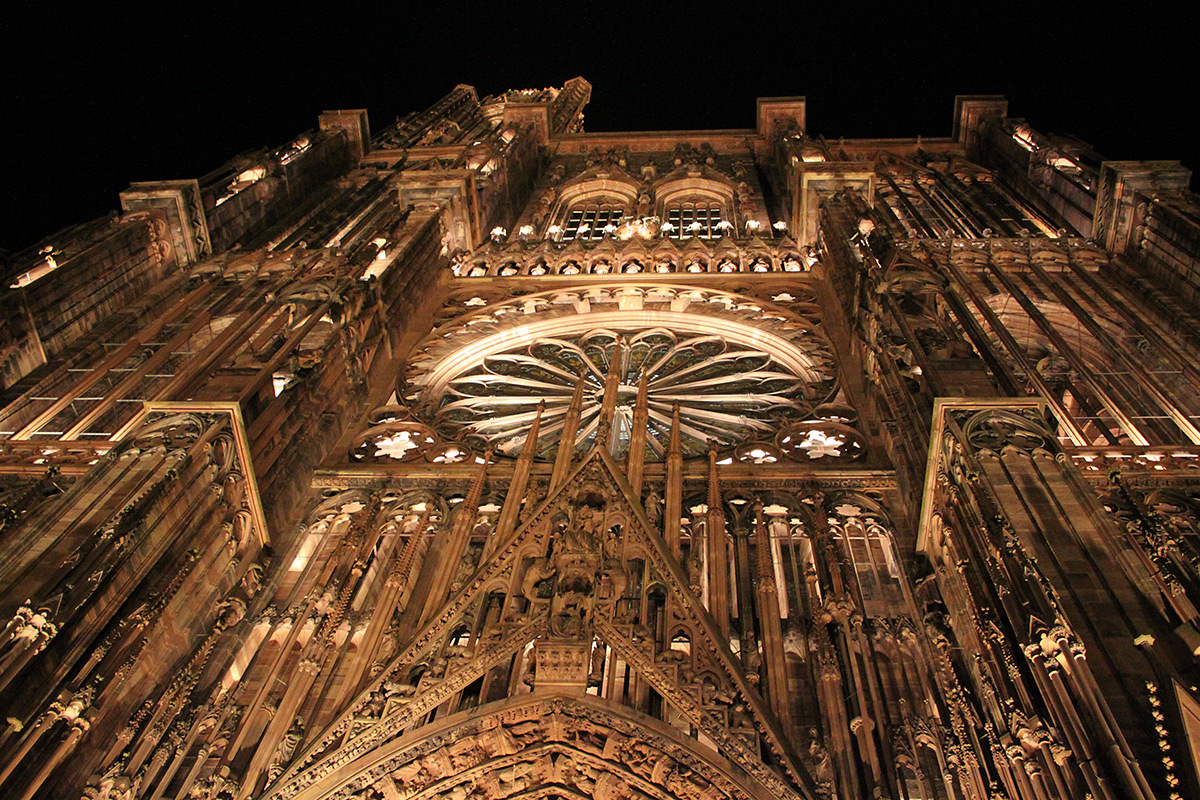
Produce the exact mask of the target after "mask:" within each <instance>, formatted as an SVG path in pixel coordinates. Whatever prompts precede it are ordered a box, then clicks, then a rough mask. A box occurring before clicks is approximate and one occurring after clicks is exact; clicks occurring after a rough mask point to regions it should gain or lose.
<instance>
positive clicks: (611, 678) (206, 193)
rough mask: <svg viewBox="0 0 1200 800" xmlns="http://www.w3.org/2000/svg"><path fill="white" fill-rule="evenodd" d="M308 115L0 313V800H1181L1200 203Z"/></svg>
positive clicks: (477, 102) (956, 139)
mask: <svg viewBox="0 0 1200 800" xmlns="http://www.w3.org/2000/svg"><path fill="white" fill-rule="evenodd" d="M590 94H591V86H590V85H589V84H588V82H587V81H585V80H584V79H582V78H575V79H573V80H570V81H568V82H566V83H565V84H564V85H563V86H562V87H559V88H549V89H543V90H521V91H510V92H507V93H504V94H501V95H496V96H489V97H483V98H481V97H480V96H479V95H478V94H477V92H476V91H475V89H474V88H472V87H470V86H464V85H460V86H457V87H455V88H454V89H453V91H451V92H450V93H449V94H448V95H446V96H445V97H444V98H443V99H442V100H440V101H439V102H438V103H436V104H435V105H434V106H432V107H431V108H429V109H427V110H425V111H420V112H413V113H411V114H408V115H407V116H404V117H402V118H400V119H399V120H397V121H396V122H395V123H394V124H392V125H389V126H387V127H385V128H383V129H382V130H376V131H372V130H371V128H370V124H369V121H368V116H367V112H366V111H364V110H337V111H328V112H325V113H324V114H322V115H320V117H319V120H318V124H317V126H316V128H315V129H314V130H312V131H309V132H306V133H304V134H302V135H299V136H297V137H296V138H295V139H294V140H292V141H290V142H288V143H286V144H285V145H283V146H281V147H279V148H278V149H274V150H263V151H256V152H251V153H247V154H243V155H242V156H239V157H238V158H236V159H234V160H232V161H230V162H228V163H226V164H225V165H223V166H222V167H220V168H219V169H217V170H216V171H214V172H212V173H210V174H208V175H205V176H203V177H201V178H198V179H194V180H177V181H155V182H144V183H135V184H133V185H132V186H130V187H129V189H128V190H126V191H125V192H123V193H122V194H121V198H120V199H121V209H122V210H121V212H120V213H116V214H113V215H112V216H111V217H109V218H105V219H100V220H96V221H93V222H89V223H85V224H82V225H79V226H76V227H73V228H69V229H66V230H63V231H60V232H59V233H57V234H55V235H53V236H51V237H48V238H46V239H44V240H42V241H41V242H39V243H38V244H36V245H34V246H33V247H31V248H29V249H28V250H26V251H24V252H21V253H17V254H16V255H15V256H13V257H12V258H11V259H10V260H9V262H8V263H6V264H4V265H3V275H0V277H3V284H2V286H3V288H0V292H2V293H3V301H2V302H0V319H2V325H0V356H2V357H0V387H3V389H2V392H3V393H2V394H0V712H2V713H0V716H2V717H3V722H2V723H0V794H2V795H3V796H4V797H11V798H20V800H43V799H48V798H70V800H79V799H86V800H165V799H167V798H180V799H182V798H197V799H198V800H248V799H249V798H256V799H257V798H264V799H270V800H285V799H290V798H296V799H297V800H300V799H303V800H318V799H323V798H346V799H349V798H358V799H359V800H435V799H436V800H536V799H537V798H554V799H558V798H563V799H572V800H573V799H576V798H592V797H595V798H598V799H599V800H725V798H728V799H729V800H769V799H784V800H799V799H800V798H804V800H814V799H815V798H839V799H840V800H852V799H854V800H857V799H858V798H887V799H888V800H983V799H984V798H1007V799H1008V800H1068V799H1070V800H1076V799H1078V800H1083V799H1084V798H1092V799H1093V800H1117V799H1118V798H1121V799H1123V800H1151V799H1152V798H1163V799H1166V798H1170V799H1172V800H1175V799H1177V798H1185V797H1197V796H1200V783H1198V781H1197V771H1196V763H1197V762H1196V759H1195V757H1194V756H1195V754H1196V753H1197V752H1200V691H1198V689H1197V684H1200V669H1198V666H1200V665H1198V662H1197V658H1198V654H1200V610H1198V606H1200V367H1198V366H1197V363H1198V360H1200V359H1198V356H1200V316H1198V315H1197V313H1196V311H1195V309H1196V299H1197V296H1198V295H1200V205H1198V204H1197V202H1196V199H1195V197H1193V195H1191V194H1190V193H1189V191H1188V180H1189V178H1190V174H1189V173H1188V171H1187V170H1185V169H1184V168H1182V167H1181V166H1180V165H1179V164H1178V163H1177V162H1161V161H1156V162H1130V161H1111V160H1104V159H1103V158H1101V157H1100V156H1099V155H1098V154H1097V153H1095V152H1094V151H1093V150H1092V149H1091V148H1090V147H1089V146H1088V145H1086V144H1084V143H1083V142H1081V141H1078V140H1075V139H1072V138H1064V137H1056V136H1051V135H1048V134H1046V133H1043V132H1041V131H1039V130H1038V129H1037V128H1036V127H1033V126H1032V125H1031V124H1028V123H1026V122H1025V121H1024V120H1022V119H1019V118H1016V117H1011V116H1009V114H1008V108H1007V103H1006V102H1005V101H1004V99H1003V98H1000V97H993V96H971V97H959V98H957V99H956V101H955V103H954V109H953V133H952V135H951V136H950V137H942V138H938V137H933V138H925V137H922V138H917V139H886V140H872V139H843V140H838V141H833V140H827V139H825V138H823V137H821V136H819V135H817V134H816V133H813V132H810V131H809V129H808V126H807V123H806V118H805V111H806V105H805V100H804V98H802V97H789V98H763V99H759V100H758V105H757V114H756V126H755V127H754V128H752V129H739V130H705V131H675V132H665V133H659V132H638V133H592V132H585V131H584V129H583V127H584V126H583V111H584V107H585V106H586V104H587V102H588V100H589V97H590Z"/></svg>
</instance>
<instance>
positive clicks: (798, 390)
mask: <svg viewBox="0 0 1200 800" xmlns="http://www.w3.org/2000/svg"><path fill="white" fill-rule="evenodd" d="M618 335H620V336H621V338H622V340H623V345H622V348H621V351H620V352H621V363H620V365H619V366H618V368H617V369H618V372H619V375H620V383H619V386H618V389H617V406H616V415H615V427H614V428H613V431H612V437H611V440H610V441H611V442H612V446H613V447H615V450H616V452H617V454H618V455H620V454H622V453H624V452H626V451H627V450H628V448H629V441H630V436H631V432H632V426H633V415H634V408H635V404H636V402H637V395H638V385H639V382H640V381H641V380H642V378H643V377H645V379H646V384H647V400H648V406H649V424H648V436H647V441H646V457H647V458H648V459H650V460H662V459H663V458H665V456H666V450H667V447H668V442H669V435H670V425H671V414H672V408H673V406H674V404H675V403H679V406H680V422H681V442H682V446H683V450H684V455H685V456H695V455H701V454H703V453H704V452H706V450H707V448H708V442H709V440H713V439H715V440H716V441H717V442H718V443H719V444H720V445H721V446H722V447H725V446H736V445H741V444H742V443H744V442H750V441H760V440H765V439H770V438H772V437H773V436H774V434H775V432H776V431H778V430H779V429H780V428H781V427H784V426H787V425H788V424H791V423H795V422H799V421H801V420H804V419H807V418H808V417H809V416H810V414H811V410H812V408H813V407H814V406H815V405H816V404H818V403H820V402H821V401H822V400H824V399H825V398H826V397H827V395H828V394H829V392H830V389H831V385H832V381H831V380H828V379H821V376H819V375H816V377H817V378H818V379H817V380H815V381H814V380H813V378H814V373H812V372H810V373H808V374H800V373H799V372H798V371H796V370H794V369H791V368H789V367H788V366H785V365H784V364H783V363H782V362H781V360H780V359H777V358H776V357H775V356H774V355H772V354H770V353H768V352H765V351H764V350H762V349H759V348H757V347H755V346H753V345H752V344H749V343H743V342H739V341H737V340H734V339H731V338H725V337H721V336H715V335H703V334H691V335H689V334H686V333H678V332H673V331H670V330H667V329H665V328H656V329H651V330H645V331H640V332H625V333H622V334H618V333H617V332H615V331H612V330H598V331H591V332H587V333H583V334H580V335H577V336H569V337H567V336H564V337H562V338H544V339H540V340H538V341H536V342H533V343H531V344H526V345H523V346H520V347H517V348H512V349H507V350H504V351H502V352H498V353H492V354H489V355H487V356H485V357H483V358H482V359H481V362H480V363H479V364H478V365H476V366H475V367H474V368H473V369H470V370H468V371H466V372H464V373H462V374H459V375H456V376H454V377H452V378H451V379H449V380H448V381H447V383H446V387H445V391H444V395H443V397H442V398H441V402H440V404H438V406H437V407H436V410H435V411H434V413H433V419H432V424H433V426H434V428H435V429H436V430H437V431H438V432H439V433H440V434H441V435H442V436H444V437H445V438H447V439H450V438H457V439H458V440H460V441H466V442H470V443H471V444H472V445H474V446H476V447H480V448H482V447H486V446H492V447H495V448H496V450H497V452H499V453H501V454H504V455H509V456H515V455H516V454H517V453H518V452H520V449H521V447H522V445H523V443H524V441H525V437H526V435H527V433H528V431H529V427H530V424H531V423H532V421H533V418H534V415H535V413H536V409H537V405H538V403H539V401H542V400H544V401H545V403H546V408H545V412H544V413H543V416H542V426H541V432H540V434H539V438H538V453H537V457H538V458H540V459H542V460H550V459H553V458H554V455H555V453H556V452H557V451H558V449H559V439H560V437H561V434H562V430H563V424H564V421H565V419H566V416H567V411H568V408H569V405H570V402H571V397H572V395H573V393H574V391H575V386H576V382H577V380H578V376H583V379H584V381H585V386H584V393H583V404H582V413H581V417H580V421H579V428H578V435H577V438H576V442H575V447H576V449H578V450H587V449H589V448H590V447H591V445H592V443H593V442H594V441H595V439H596V434H597V430H598V427H599V419H600V406H601V400H602V398H603V395H604V383H605V376H606V375H607V374H608V371H609V369H610V365H611V363H612V361H613V358H614V354H615V353H616V352H617V347H616V344H617V338H618Z"/></svg>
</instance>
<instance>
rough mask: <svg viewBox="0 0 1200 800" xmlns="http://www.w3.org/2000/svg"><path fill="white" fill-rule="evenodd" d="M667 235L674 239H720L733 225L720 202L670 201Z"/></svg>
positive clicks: (667, 212)
mask: <svg viewBox="0 0 1200 800" xmlns="http://www.w3.org/2000/svg"><path fill="white" fill-rule="evenodd" d="M666 218H667V225H669V226H670V227H668V228H667V235H668V236H670V237H671V238H672V239H691V238H693V237H695V238H698V239H719V238H721V236H723V235H724V234H725V231H726V230H727V229H728V228H729V227H731V226H730V224H729V223H728V222H727V221H726V220H725V217H724V206H723V204H722V203H720V202H716V201H710V200H696V201H690V200H689V201H683V202H675V203H669V204H668V205H667V208H666Z"/></svg>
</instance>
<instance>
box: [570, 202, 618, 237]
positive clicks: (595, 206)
mask: <svg viewBox="0 0 1200 800" xmlns="http://www.w3.org/2000/svg"><path fill="white" fill-rule="evenodd" d="M625 216H626V207H625V204H624V203H620V202H615V201H607V200H604V201H597V200H587V201H584V202H581V203H577V204H576V205H574V206H572V207H571V210H570V211H568V212H567V217H566V219H565V220H564V221H563V225H562V241H564V242H570V241H574V240H575V239H579V240H580V241H584V242H595V241H599V240H600V239H603V238H604V237H605V235H606V234H611V233H613V232H615V231H616V229H617V228H619V227H620V226H621V223H622V222H623V221H624V220H625Z"/></svg>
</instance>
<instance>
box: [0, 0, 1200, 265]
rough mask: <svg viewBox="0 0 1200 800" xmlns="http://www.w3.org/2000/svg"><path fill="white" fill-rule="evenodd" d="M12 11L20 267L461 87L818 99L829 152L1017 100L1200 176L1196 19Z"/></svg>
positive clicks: (920, 9) (839, 11) (615, 106)
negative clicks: (25, 251) (292, 144)
mask: <svg viewBox="0 0 1200 800" xmlns="http://www.w3.org/2000/svg"><path fill="white" fill-rule="evenodd" d="M10 2H11V0H10ZM13 5H14V6H15V7H11V8H9V9H6V12H5V14H4V17H3V20H2V21H0V26H3V30H2V32H3V33H4V41H5V45H4V47H3V48H0V67H2V68H3V73H2V74H4V75H5V76H6V80H5V81H4V86H3V88H2V89H0V98H2V100H3V104H2V106H0V108H3V122H2V123H0V148H2V149H0V152H3V154H4V162H3V163H4V183H3V185H2V187H0V198H2V201H0V212H2V213H0V247H3V248H7V249H9V250H10V251H13V250H17V249H20V248H21V247H24V246H27V245H29V244H31V243H32V242H33V241H35V240H37V239H38V238H40V237H42V236H44V235H47V234H49V233H52V232H53V231H55V230H57V229H59V228H61V227H63V226H65V225H68V224H72V223H75V222H81V221H84V220H86V219H89V218H91V217H95V216H99V215H102V214H105V213H107V212H108V211H109V210H111V209H115V208H117V206H118V198H117V195H118V193H119V192H120V191H121V190H122V189H124V188H125V187H126V186H127V185H128V184H129V183H130V181H134V180H154V179H166V178H182V177H188V178H191V177H198V176H200V175H202V174H204V173H205V172H208V171H209V170H211V169H213V168H215V167H216V166H218V165H219V164H220V163H221V162H223V161H224V160H226V159H227V158H230V157H232V156H234V155H236V154H237V153H239V152H242V151H245V150H250V149H254V148H257V147H266V146H275V145H279V144H282V143H284V142H286V141H287V140H288V139H290V138H291V137H293V136H294V135H296V134H297V133H300V132H302V131H304V130H307V129H309V128H312V127H314V126H315V123H316V118H317V115H318V114H319V113H320V111H321V110H322V109H325V108H337V107H341V108H350V107H366V108H368V109H369V110H370V116H371V121H372V126H373V127H374V128H376V129H378V128H380V127H382V126H383V125H385V124H386V123H388V122H391V121H392V120H394V119H395V118H396V117H397V116H398V115H399V114H402V113H405V112H407V111H410V110H419V109H421V108H424V107H425V106H428V105H429V104H430V103H432V102H433V101H435V100H436V99H437V98H438V97H440V96H442V95H443V94H445V93H446V92H447V91H449V90H450V89H451V88H452V87H453V86H454V85H455V84H456V83H460V82H461V83H470V84H472V85H474V86H475V87H476V88H477V89H478V90H479V91H480V94H487V93H491V92H497V91H503V90H504V89H508V88H532V87H542V86H547V85H551V84H553V85H561V84H562V82H563V81H564V80H566V79H568V78H571V77H573V76H575V75H583V76H584V77H585V78H587V79H588V80H589V81H591V83H592V85H593V99H592V102H591V104H590V105H589V107H588V110H587V112H586V120H587V129H588V130H593V131H599V130H631V129H650V130H653V129H681V128H708V127H751V126H753V124H754V100H755V98H756V97H758V96H773V95H792V94H803V95H807V97H808V124H809V130H810V132H811V133H814V134H823V135H825V136H826V137H830V138H836V137H838V136H847V137H856V136H914V135H917V134H921V135H925V136H945V135H949V133H950V125H951V111H952V107H953V99H954V95H955V94H990V93H995V94H1005V95H1007V96H1008V98H1009V108H1010V113H1011V114H1012V115H1013V116H1020V117H1025V118H1026V119H1028V120H1029V121H1030V122H1031V123H1032V124H1033V126H1034V127H1036V128H1037V129H1039V130H1042V131H1045V132H1055V133H1070V134H1074V135H1076V136H1078V137H1080V138H1082V139H1084V140H1085V141H1088V142H1090V143H1092V144H1093V145H1094V146H1095V147H1097V148H1098V149H1099V150H1100V151H1101V152H1102V153H1104V154H1105V155H1106V156H1107V157H1109V158H1120V159H1149V158H1155V159H1180V160H1183V161H1184V163H1185V164H1186V165H1188V166H1190V167H1193V168H1200V136H1198V135H1197V128H1196V123H1195V117H1196V116H1197V111H1196V109H1197V106H1200V103H1198V100H1200V96H1198V95H1200V92H1198V91H1197V76H1198V75H1200V70H1197V67H1198V66H1200V64H1198V63H1197V62H1198V59H1197V58H1196V55H1195V53H1196V48H1197V46H1198V45H1200V40H1198V37H1197V33H1198V29H1197V27H1196V26H1195V25H1194V24H1193V23H1191V22H1190V20H1185V19H1182V18H1180V17H1178V16H1175V15H1176V14H1177V12H1181V11H1182V10H1183V9H1185V8H1187V5H1185V4H1182V3H1176V4H1160V3H1154V2H1142V3H1140V4H1138V5H1137V6H1136V7H1135V6H1133V5H1131V6H1130V9H1131V12H1130V13H1135V11H1137V10H1142V11H1144V16H1142V17H1140V18H1139V19H1134V20H1130V19H1119V20H1118V19H1112V20H1108V19H1103V18H1099V17H1098V16H1097V14H1096V9H1097V8H1098V7H1099V6H1098V5H1097V4H1090V5H1083V4H1079V5H1078V6H1075V7H1073V8H1072V6H1074V4H1051V3H1045V4H1041V5H1031V6H1023V5H1022V4H1019V3H1004V4H990V3H986V4H985V3H972V2H962V3H959V4H957V5H947V6H945V7H944V8H943V7H939V6H937V5H931V4H921V3H911V2H909V3H902V2H896V3H892V4H891V5H890V9H891V10H889V11H886V12H882V11H878V10H865V9H862V8H860V7H859V6H858V5H856V4H853V3H847V2H843V3H825V4H821V9H823V10H814V8H815V7H816V4H807V3H789V4H780V5H778V6H772V7H750V6H745V7H743V6H740V5H737V4H734V3H728V4H726V5H723V6H716V5H712V6H710V5H706V4H700V3H691V4H678V5H677V4H673V3H663V2H658V3H645V4H642V5H641V6H640V7H639V6H637V5H631V6H628V7H626V6H622V5H617V4H612V3H606V4H600V3H587V4H582V3H581V4H577V5H571V4H569V3H559V4H555V5H548V6H546V7H544V8H538V9H534V8H533V7H532V6H530V5H526V4H522V5H520V6H517V5H516V4H508V3H505V4H495V5H493V4H475V3H465V4H456V3H452V2H445V1H442V2H430V3H425V4H422V5H420V6H419V9H420V10H416V11H414V10H413V8H412V7H411V6H412V4H411V3H408V2H394V3H391V4H388V5H385V6H381V7H378V8H368V7H360V6H358V5H355V4H353V3H350V2H341V3H327V4H324V10H321V11H317V12H313V11H309V10H308V9H307V6H308V4H294V5H285V4H276V3H271V4H266V3H263V4H261V5H262V6H266V5H270V7H271V8H270V9H269V10H264V9H262V8H260V4H259V3H257V2H256V0H244V2H243V3H241V4H240V8H239V7H238V6H234V7H233V8H235V9H237V10H228V9H226V10H221V9H220V8H219V7H218V6H216V5H214V4H211V3H188V4H184V3H169V2H166V0H163V2H160V3H156V4H147V5H144V6H142V5H139V4H137V3H121V4H107V3H106V4H95V5H97V6H99V5H103V6H104V7H105V9H117V10H116V11H107V10H106V11H90V12H77V11H74V10H71V11H68V9H67V8H66V6H64V5H60V4H55V3H39V4H32V3H28V4H27V3H24V2H17V3H15V4H13ZM993 5H994V8H993V7H992V6H993ZM497 6H503V7H502V8H498V7H497ZM1049 6H1055V7H1056V8H1057V10H1053V11H1051V10H1047V7H1049ZM514 8H519V9H521V10H520V11H514V10H513V9H514ZM1189 120H1190V121H1189ZM1193 183H1194V185H1195V182H1193Z"/></svg>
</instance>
